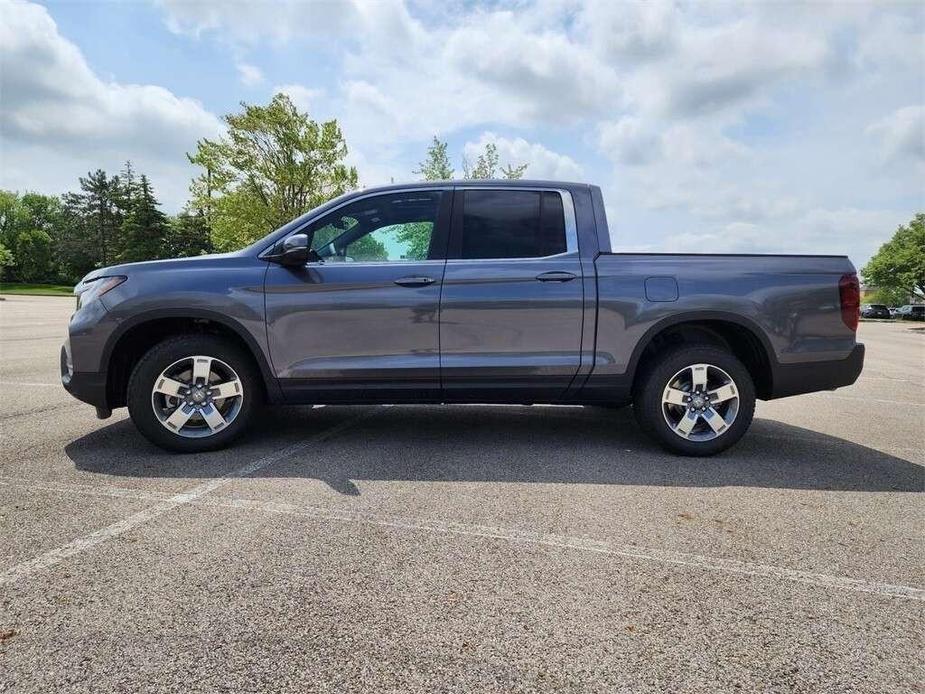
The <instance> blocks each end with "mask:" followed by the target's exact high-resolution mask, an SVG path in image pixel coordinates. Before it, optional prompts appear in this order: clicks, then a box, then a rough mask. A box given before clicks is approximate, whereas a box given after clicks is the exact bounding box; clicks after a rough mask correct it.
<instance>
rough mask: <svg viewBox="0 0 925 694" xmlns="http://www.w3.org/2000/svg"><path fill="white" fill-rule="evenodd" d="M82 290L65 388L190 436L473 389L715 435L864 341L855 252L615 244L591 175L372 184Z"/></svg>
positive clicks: (101, 273)
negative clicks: (263, 230)
mask: <svg viewBox="0 0 925 694" xmlns="http://www.w3.org/2000/svg"><path fill="white" fill-rule="evenodd" d="M74 291H75V293H76V294H77V296H78V306H77V311H76V312H75V313H74V315H73V317H72V318H71V321H70V326H69V336H68V340H67V342H66V343H65V345H64V347H63V349H62V350H61V379H62V382H63V384H64V387H65V388H66V389H67V390H68V391H69V392H70V393H72V394H73V395H74V396H75V397H77V398H79V399H81V400H83V401H85V402H88V403H90V404H92V405H95V406H96V409H97V415H98V416H99V417H101V418H104V417H108V416H109V415H110V414H111V412H112V409H113V408H116V407H122V406H126V405H127V406H128V409H129V413H130V415H131V417H132V419H133V420H134V422H135V424H136V426H137V427H138V429H139V430H140V431H141V432H142V434H144V435H145V436H146V437H147V438H148V439H150V440H151V441H152V442H154V443H155V444H157V445H159V446H162V447H164V448H167V449H170V450H174V451H181V452H193V451H203V450H208V449H214V448H218V447H221V446H224V445H226V444H228V443H229V442H230V441H231V440H232V439H234V438H235V437H236V436H238V435H239V434H241V433H242V431H243V430H244V429H245V427H246V426H247V424H248V421H249V420H250V419H251V418H252V416H253V415H254V413H255V410H256V409H257V408H258V407H259V406H260V404H262V403H271V404H309V403H312V404H317V403H325V404H339V403H411V402H414V403H464V402H479V403H522V404H531V403H566V404H577V405H587V406H594V405H599V406H608V407H618V406H622V405H628V404H630V403H631V404H632V405H633V409H634V412H635V415H636V418H637V420H638V422H639V424H640V425H641V426H642V427H643V428H644V429H645V431H647V432H648V433H649V434H650V435H651V436H652V437H653V438H654V439H655V440H656V441H658V442H659V443H660V444H661V445H662V446H664V447H665V448H667V449H669V450H671V451H674V452H676V453H680V454H685V455H711V454H713V453H717V452H719V451H721V450H724V449H725V448H727V447H729V446H730V445H732V444H733V443H735V442H736V441H737V440H738V439H739V438H740V437H741V436H742V435H743V434H744V433H745V430H746V429H747V428H748V426H749V424H750V423H751V420H752V415H753V413H754V408H755V399H756V398H762V399H771V398H780V397H785V396H788V395H797V394H799V393H808V392H811V391H817V390H822V389H833V388H838V387H839V386H847V385H850V384H851V383H854V381H855V380H856V379H857V377H858V375H859V374H860V372H861V368H862V366H863V361H864V346H863V345H861V344H858V343H857V342H856V340H855V332H856V329H857V323H858V310H859V291H858V280H857V275H856V274H855V271H854V267H853V266H852V265H851V263H850V261H849V260H848V259H847V258H846V257H843V256H793V255H699V254H678V253H668V254H658V253H612V252H611V250H610V234H609V232H608V228H607V220H606V218H605V216H604V204H603V200H602V197H601V191H600V188H598V187H596V186H591V185H587V184H575V183H559V182H544V181H477V182H476V181H464V182H440V183H426V184H414V185H402V186H389V187H383V188H376V189H368V190H363V191H359V192H355V193H351V194H348V195H345V196H343V197H340V198H337V199H336V200H332V201H331V202H328V203H326V204H324V205H322V206H320V207H318V208H317V209H314V210H312V211H311V212H308V213H306V214H304V215H302V216H301V217H299V218H298V219H296V220H294V221H292V222H290V223H289V224H287V225H285V226H283V227H282V228H280V229H278V230H276V231H274V232H273V233H271V234H269V235H268V236H267V237H266V238H264V239H261V240H260V241H258V242H257V243H255V244H253V245H251V246H249V247H247V248H245V249H243V250H241V251H237V252H235V253H226V254H223V255H213V256H202V257H198V258H184V259H180V260H161V261H153V262H146V263H135V264H130V265H119V266H115V267H109V268H103V269H100V270H96V271H94V272H92V273H90V274H89V275H87V277H86V278H84V279H83V280H82V281H81V282H80V284H78V285H77V287H76V288H75V290H74Z"/></svg>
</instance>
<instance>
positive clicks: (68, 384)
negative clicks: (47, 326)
mask: <svg viewBox="0 0 925 694" xmlns="http://www.w3.org/2000/svg"><path fill="white" fill-rule="evenodd" d="M61 385H63V386H64V389H65V390H66V391H67V392H68V393H70V394H71V395H73V396H74V397H75V398H77V399H78V400H82V401H83V402H85V403H88V404H90V405H93V406H94V407H96V408H97V410H107V409H108V407H107V403H106V374H105V373H97V372H95V371H74V368H73V364H72V363H71V359H70V354H69V345H68V344H67V343H65V344H64V346H62V347H61Z"/></svg>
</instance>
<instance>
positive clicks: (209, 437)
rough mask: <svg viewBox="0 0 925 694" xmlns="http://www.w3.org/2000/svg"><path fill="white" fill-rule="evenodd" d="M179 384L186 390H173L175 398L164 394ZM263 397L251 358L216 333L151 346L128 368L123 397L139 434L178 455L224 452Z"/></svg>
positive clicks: (247, 421)
mask: <svg viewBox="0 0 925 694" xmlns="http://www.w3.org/2000/svg"><path fill="white" fill-rule="evenodd" d="M194 358H195V360H194ZM207 360H208V361H207ZM197 364H198V365H197ZM197 370H198V375H197ZM203 372H205V373H207V374H208V376H207V378H203V377H202V374H203ZM165 375H166V376H167V378H164V377H165ZM178 384H179V385H183V386H185V388H183V389H179V390H173V391H171V392H176V393H178V394H177V395H167V394H165V393H166V391H168V390H171V388H175V387H176V386H177V385H178ZM207 384H208V385H207ZM220 384H224V386H223V388H221V389H219V388H218V386H219V385H220ZM210 386H211V387H210ZM226 393H227V394H228V397H220V396H222V395H224V394H226ZM199 398H201V401H199ZM262 399H263V384H262V382H261V380H260V376H259V373H258V372H257V369H256V368H255V366H254V362H253V360H252V359H251V357H250V355H249V354H247V353H245V352H244V351H242V350H241V349H240V348H239V347H238V346H237V345H234V344H232V343H230V342H228V341H227V340H224V339H222V338H220V337H217V336H214V335H182V336H178V337H172V338H169V339H167V340H164V341H163V342H161V343H159V344H157V345H155V346H154V347H152V348H151V349H150V350H148V352H147V353H145V355H144V356H143V357H142V358H141V359H140V360H139V361H138V363H137V364H136V365H135V368H134V369H133V370H132V374H131V376H130V377H129V383H128V394H127V397H126V400H127V403H128V411H129V415H130V416H131V418H132V421H133V422H134V423H135V426H136V427H137V428H138V431H140V432H141V433H142V435H143V436H144V437H145V438H146V439H148V440H149V441H150V442H151V443H153V444H155V445H156V446H160V447H161V448H164V449H166V450H169V451H175V452H178V453H199V452H202V451H213V450H217V449H219V448H224V447H225V446H227V445H228V444H229V443H231V442H232V441H233V440H234V439H236V438H237V437H238V436H240V435H241V434H242V433H244V431H245V429H246V428H247V425H248V423H249V422H250V420H251V417H252V415H253V413H254V412H255V411H256V408H257V407H258V406H259V403H260V401H261V400H262ZM174 415H176V416H174ZM168 420H170V421H168ZM178 423H179V424H180V427H179V428H177V424H178Z"/></svg>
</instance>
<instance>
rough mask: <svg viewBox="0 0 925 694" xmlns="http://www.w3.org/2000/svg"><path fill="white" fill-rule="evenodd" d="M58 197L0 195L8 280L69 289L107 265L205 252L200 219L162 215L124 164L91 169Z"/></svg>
mask: <svg viewBox="0 0 925 694" xmlns="http://www.w3.org/2000/svg"><path fill="white" fill-rule="evenodd" d="M79 186H80V187H79V189H78V190H77V191H73V192H68V193H65V194H64V195H61V196H54V195H42V194H40V193H23V194H19V193H16V192H12V191H8V190H0V266H2V267H3V270H4V277H3V278H4V279H5V280H12V281H14V282H30V283H53V284H73V283H75V282H77V281H78V280H79V279H80V278H81V277H83V276H84V275H85V274H86V273H88V272H90V271H91V270H93V269H94V268H98V267H104V266H106V265H112V264H114V263H129V262H134V261H138V260H153V259H157V258H173V257H180V256H188V255H198V254H200V253H208V252H210V251H211V250H212V242H211V239H210V235H209V229H208V226H207V225H206V223H205V220H204V218H203V216H202V215H201V214H198V213H193V212H190V211H187V210H185V211H183V212H181V213H180V214H178V215H175V216H168V215H166V214H164V212H163V211H161V209H160V206H159V202H158V200H157V198H156V197H155V195H154V190H153V189H152V186H151V182H150V180H149V179H148V177H147V176H146V175H145V174H141V175H138V174H137V173H136V172H135V170H134V169H133V167H132V164H131V162H127V163H126V165H125V168H124V169H123V170H122V172H120V173H119V174H116V175H114V176H109V175H108V174H107V173H106V172H105V171H103V170H101V169H98V170H96V171H93V172H90V173H88V174H87V176H85V177H81V178H80V179H79Z"/></svg>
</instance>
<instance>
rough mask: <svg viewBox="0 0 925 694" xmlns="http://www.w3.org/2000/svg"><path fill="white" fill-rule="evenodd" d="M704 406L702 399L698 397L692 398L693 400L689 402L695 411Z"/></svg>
mask: <svg viewBox="0 0 925 694" xmlns="http://www.w3.org/2000/svg"><path fill="white" fill-rule="evenodd" d="M704 404H705V403H704V400H703V398H702V397H700V396H699V395H695V396H694V397H693V399H692V400H691V405H693V406H694V407H696V408H697V409H700V408H701V407H703V406H704Z"/></svg>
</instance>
